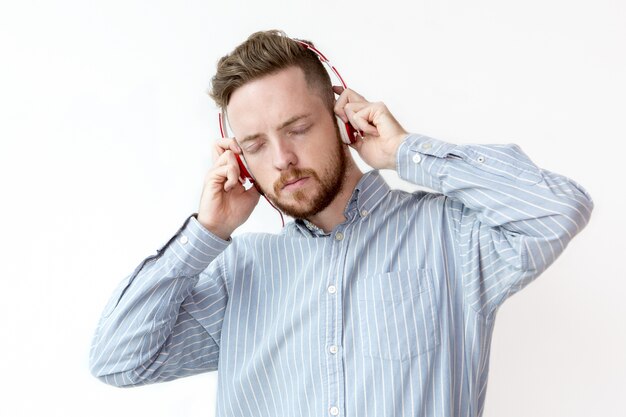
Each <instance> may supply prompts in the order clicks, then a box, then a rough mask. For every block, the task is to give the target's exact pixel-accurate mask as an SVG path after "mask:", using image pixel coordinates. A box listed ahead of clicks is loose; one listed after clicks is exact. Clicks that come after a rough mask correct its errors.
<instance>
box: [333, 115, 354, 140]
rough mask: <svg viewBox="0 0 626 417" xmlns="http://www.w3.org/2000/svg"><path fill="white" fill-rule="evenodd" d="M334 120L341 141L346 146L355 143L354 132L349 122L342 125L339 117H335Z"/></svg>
mask: <svg viewBox="0 0 626 417" xmlns="http://www.w3.org/2000/svg"><path fill="white" fill-rule="evenodd" d="M335 118H336V119H337V126H338V127H339V135H340V136H341V141H342V142H343V143H345V144H346V145H350V144H351V143H354V142H356V135H355V130H354V128H353V127H352V125H351V124H350V122H347V123H344V121H343V120H341V118H340V117H339V116H335Z"/></svg>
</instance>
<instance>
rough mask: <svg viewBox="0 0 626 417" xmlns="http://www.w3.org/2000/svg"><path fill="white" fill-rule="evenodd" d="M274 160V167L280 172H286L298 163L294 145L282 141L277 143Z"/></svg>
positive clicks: (273, 155)
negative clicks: (290, 166)
mask: <svg viewBox="0 0 626 417" xmlns="http://www.w3.org/2000/svg"><path fill="white" fill-rule="evenodd" d="M272 158H273V161H272V162H273V164H274V167H275V168H276V169H278V170H280V171H283V170H286V169H288V168H289V165H295V164H296V163H297V162H298V158H297V156H296V153H295V152H294V149H293V144H292V143H290V141H285V140H281V139H279V140H277V141H276V142H275V146H274V149H273V154H272Z"/></svg>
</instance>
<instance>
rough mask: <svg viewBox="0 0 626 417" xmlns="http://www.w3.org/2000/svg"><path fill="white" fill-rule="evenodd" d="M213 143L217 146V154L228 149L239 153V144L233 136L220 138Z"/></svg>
mask: <svg viewBox="0 0 626 417" xmlns="http://www.w3.org/2000/svg"><path fill="white" fill-rule="evenodd" d="M215 145H216V146H217V148H218V149H217V151H218V152H219V155H221V154H222V153H223V151H225V150H227V149H230V150H231V151H233V152H235V153H241V148H240V147H239V144H238V143H237V141H236V140H235V138H221V139H218V140H216V141H215Z"/></svg>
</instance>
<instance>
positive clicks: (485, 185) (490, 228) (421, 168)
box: [396, 134, 593, 316]
mask: <svg viewBox="0 0 626 417" xmlns="http://www.w3.org/2000/svg"><path fill="white" fill-rule="evenodd" d="M396 162H397V171H398V174H399V176H400V177H401V178H403V179H404V180H407V181H410V182H412V183H415V184H418V185H423V186H426V187H429V188H431V189H433V190H435V191H437V192H440V193H442V194H443V195H445V196H446V197H447V201H446V203H445V204H446V205H447V207H448V209H449V210H448V211H447V212H448V213H449V216H450V217H451V219H452V222H451V223H452V224H454V225H455V227H456V230H455V232H454V233H455V239H456V242H455V243H456V245H455V247H456V253H455V259H457V262H456V264H457V265H456V266H457V271H458V273H459V274H460V276H461V280H460V282H461V283H462V286H463V290H462V293H463V294H464V296H465V298H466V301H467V303H468V304H469V305H470V306H471V307H472V308H474V309H475V310H477V311H479V312H480V313H482V314H483V315H485V316H491V315H493V314H494V313H495V311H496V310H497V308H498V307H499V306H500V305H501V304H502V302H503V301H504V300H505V299H507V298H508V297H509V296H511V295H512V294H514V293H515V292H517V291H519V290H520V289H522V288H523V287H524V286H526V285H527V284H528V283H530V282H531V281H532V280H533V279H534V278H535V277H537V276H538V275H539V274H540V273H541V272H542V271H544V270H545V269H546V268H547V267H548V266H549V265H550V264H551V263H552V262H554V260H555V259H556V258H557V257H558V256H559V255H560V254H561V253H562V252H563V250H564V249H565V247H566V246H567V244H568V243H569V241H570V240H571V239H572V238H573V237H574V236H575V235H576V234H577V233H578V232H580V230H581V229H582V228H583V227H584V226H585V225H586V224H587V222H588V221H589V217H590V215H591V211H592V210H593V201H592V199H591V197H590V196H589V194H588V193H587V192H586V191H585V190H584V189H583V188H582V187H581V186H580V185H578V184H577V183H575V182H574V181H572V180H570V179H568V178H566V177H564V176H561V175H558V174H555V173H552V172H549V171H547V170H543V169H540V168H538V167H537V166H536V165H535V164H534V163H533V162H532V161H531V160H530V159H529V158H528V157H527V156H526V155H525V154H524V153H523V152H522V150H521V149H520V148H519V147H518V146H517V145H513V144H507V145H453V144H450V143H447V142H443V141H441V140H437V139H433V138H430V137H427V136H423V135H416V134H411V135H408V136H407V137H406V138H405V140H404V141H403V142H402V144H401V145H400V147H399V149H398V153H397V160H396Z"/></svg>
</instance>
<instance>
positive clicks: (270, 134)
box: [227, 67, 346, 218]
mask: <svg viewBox="0 0 626 417" xmlns="http://www.w3.org/2000/svg"><path fill="white" fill-rule="evenodd" d="M227 112H228V117H229V122H230V125H231V127H232V129H233V132H234V134H235V137H236V138H237V142H238V143H239V145H240V146H241V149H242V150H243V154H244V156H245V158H246V162H247V164H248V166H249V168H250V172H251V174H252V175H253V176H254V178H255V180H256V182H257V185H259V186H260V188H261V190H262V191H263V192H264V193H265V195H266V196H267V197H268V198H269V199H270V200H271V201H272V202H273V203H274V204H275V205H276V206H277V207H278V208H280V209H281V210H282V211H283V212H285V213H286V214H288V215H290V216H292V217H296V218H306V217H309V216H312V215H314V214H316V213H318V212H319V211H321V210H323V209H324V208H326V207H327V206H328V205H329V204H330V203H331V202H332V200H333V199H334V198H335V196H336V195H337V194H338V193H339V191H340V189H341V186H342V184H343V179H344V176H345V171H346V154H345V149H344V146H343V145H342V143H341V141H340V139H339V132H338V130H337V124H336V122H335V116H334V115H331V114H330V112H329V110H328V109H327V108H326V106H325V105H324V103H323V101H322V99H321V98H320V96H319V95H317V94H315V92H314V91H312V90H311V89H310V88H309V87H308V86H307V83H306V80H305V78H304V73H303V72H302V70H301V69H300V68H298V67H290V68H287V69H285V70H281V71H280V72H277V73H276V74H272V75H268V76H265V77H263V78H260V79H258V80H254V81H251V82H249V83H247V84H244V85H243V86H242V87H240V88H238V89H237V90H236V91H235V92H234V93H233V95H232V96H231V99H230V102H229V104H228V108H227Z"/></svg>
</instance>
